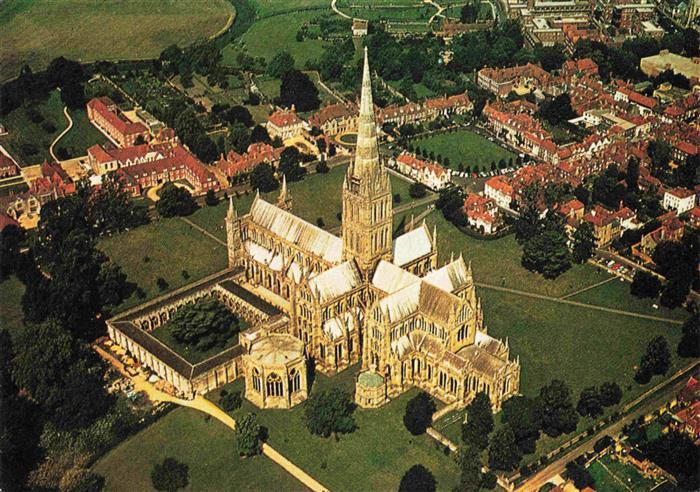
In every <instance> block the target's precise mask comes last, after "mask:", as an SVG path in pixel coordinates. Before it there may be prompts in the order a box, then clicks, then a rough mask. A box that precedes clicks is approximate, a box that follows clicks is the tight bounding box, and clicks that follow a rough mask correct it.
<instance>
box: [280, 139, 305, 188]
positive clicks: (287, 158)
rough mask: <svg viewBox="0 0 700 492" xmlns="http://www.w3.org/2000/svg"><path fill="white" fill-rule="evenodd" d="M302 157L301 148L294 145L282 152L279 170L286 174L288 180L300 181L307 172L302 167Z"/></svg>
mask: <svg viewBox="0 0 700 492" xmlns="http://www.w3.org/2000/svg"><path fill="white" fill-rule="evenodd" d="M301 157H302V156H301V153H300V152H299V149H297V148H296V147H293V146H292V147H287V148H286V149H284V150H283V151H282V154H280V165H279V172H280V173H282V174H284V176H285V177H286V178H287V181H298V180H300V179H301V178H302V177H303V176H304V174H306V169H305V168H303V167H301Z"/></svg>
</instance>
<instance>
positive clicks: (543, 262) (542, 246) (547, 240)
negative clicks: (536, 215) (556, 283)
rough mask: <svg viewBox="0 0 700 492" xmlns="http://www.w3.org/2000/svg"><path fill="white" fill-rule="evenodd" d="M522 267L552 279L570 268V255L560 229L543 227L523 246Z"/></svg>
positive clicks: (564, 235) (564, 234) (563, 234)
mask: <svg viewBox="0 0 700 492" xmlns="http://www.w3.org/2000/svg"><path fill="white" fill-rule="evenodd" d="M521 263H522V265H523V267H525V268H527V269H528V270H531V271H534V272H538V273H541V274H542V276H543V277H544V278H546V279H554V278H557V277H558V276H559V275H561V274H562V273H564V272H565V271H567V270H568V269H569V268H571V253H570V251H569V247H568V245H567V238H566V233H565V232H564V231H563V230H562V228H561V227H548V226H545V227H544V228H543V229H542V230H541V231H540V232H538V233H537V234H535V235H534V236H533V237H531V238H530V239H528V240H527V241H526V242H525V244H524V246H523V256H522V259H521Z"/></svg>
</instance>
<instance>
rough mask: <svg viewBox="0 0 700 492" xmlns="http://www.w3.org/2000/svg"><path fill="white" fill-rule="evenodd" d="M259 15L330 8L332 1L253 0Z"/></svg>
mask: <svg viewBox="0 0 700 492" xmlns="http://www.w3.org/2000/svg"><path fill="white" fill-rule="evenodd" d="M253 4H254V5H255V10H256V13H257V16H258V17H268V16H270V15H273V14H278V13H280V12H290V11H294V10H305V9H319V10H322V9H326V8H328V9H330V2H329V1H327V0H294V1H293V2H283V1H280V0H253Z"/></svg>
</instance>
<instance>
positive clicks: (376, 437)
mask: <svg viewBox="0 0 700 492" xmlns="http://www.w3.org/2000/svg"><path fill="white" fill-rule="evenodd" d="M357 370H358V366H355V367H354V368H351V369H348V370H346V371H344V372H342V373H341V374H339V375H337V376H335V377H332V378H328V377H325V376H323V375H320V374H317V375H316V379H315V382H314V385H313V387H312V392H315V391H318V390H320V389H323V388H328V387H341V388H344V389H345V390H347V391H348V392H350V393H351V394H352V392H353V391H354V384H355V374H356V373H357ZM225 389H227V390H229V391H231V390H238V391H240V390H242V389H243V384H242V381H241V380H238V381H236V382H234V383H233V384H231V385H228V386H227V387H226V388H225ZM416 393H417V390H411V391H408V392H407V393H405V394H403V395H402V396H401V397H399V398H397V399H395V400H393V401H391V402H390V403H388V404H386V405H385V406H383V407H382V408H380V409H376V410H363V409H359V408H358V409H356V410H355V412H354V418H355V421H356V423H357V427H358V428H357V430H356V431H355V432H353V433H351V434H346V435H341V436H340V439H339V440H338V441H335V440H334V439H333V438H327V439H326V438H322V437H317V436H313V435H311V434H310V433H309V431H308V430H307V429H306V426H305V424H304V420H303V415H304V408H303V404H302V405H298V406H297V407H295V408H293V409H292V410H291V411H286V410H260V409H258V408H257V407H254V406H253V405H252V404H250V403H249V402H248V401H247V400H244V404H243V406H242V407H241V409H239V410H236V411H234V412H233V413H232V415H233V417H234V418H236V417H239V416H240V415H242V414H244V413H246V412H255V413H256V414H257V415H258V418H259V419H260V421H261V423H262V424H263V425H265V426H266V427H267V428H268V430H269V436H270V437H269V443H270V445H272V446H273V447H274V448H275V449H277V450H278V451H279V452H280V453H282V454H283V455H284V456H285V457H287V458H288V459H290V460H291V461H292V462H294V463H295V464H297V465H298V466H300V467H301V468H302V469H304V470H306V471H307V472H308V473H309V474H310V475H311V476H313V477H314V478H316V479H317V480H318V481H320V482H321V483H322V484H323V485H324V486H326V487H328V488H329V489H330V490H334V491H336V490H337V491H350V490H382V491H384V490H387V491H388V490H397V488H398V485H399V482H400V481H401V477H402V476H403V474H404V473H405V472H406V471H407V470H408V469H409V468H410V467H411V466H413V465H415V464H422V465H423V466H425V467H426V468H428V469H429V470H430V471H431V472H432V473H433V475H434V476H435V479H436V480H437V487H438V490H452V489H453V487H454V486H455V485H456V484H457V482H458V479H459V468H458V466H457V464H456V463H455V461H454V459H453V457H452V456H447V455H445V454H444V452H443V450H442V448H441V447H439V446H437V445H436V442H435V441H433V440H432V438H430V437H428V436H427V435H425V434H424V435H421V436H412V435H411V434H410V433H409V432H408V431H407V430H406V428H405V427H404V424H403V420H402V418H403V414H404V412H405V408H406V403H407V402H408V400H410V399H411V398H412V397H413V396H415V395H416ZM208 397H209V398H210V399H211V400H212V401H214V402H217V401H218V392H212V393H211V394H210V395H209V396H208Z"/></svg>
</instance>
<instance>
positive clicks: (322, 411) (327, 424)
mask: <svg viewBox="0 0 700 492" xmlns="http://www.w3.org/2000/svg"><path fill="white" fill-rule="evenodd" d="M354 409H355V405H354V404H353V402H352V398H351V396H350V394H348V393H347V392H346V391H343V390H342V389H340V388H331V389H329V390H324V391H319V392H317V393H315V394H312V395H311V396H310V397H309V399H308V400H306V403H305V405H304V419H305V421H306V428H307V429H309V432H311V433H312V434H315V435H317V436H322V437H328V436H330V435H333V436H334V437H335V438H336V439H337V438H338V434H347V433H350V432H352V431H354V430H355V428H356V424H355V419H354V418H353V416H352V412H353V410H354Z"/></svg>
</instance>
